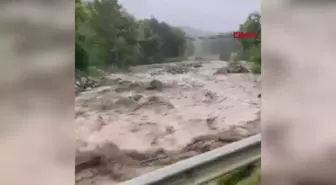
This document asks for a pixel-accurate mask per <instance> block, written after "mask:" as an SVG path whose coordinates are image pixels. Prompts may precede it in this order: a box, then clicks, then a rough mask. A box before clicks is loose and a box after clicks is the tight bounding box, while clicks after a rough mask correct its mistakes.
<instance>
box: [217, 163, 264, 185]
mask: <svg viewBox="0 0 336 185" xmlns="http://www.w3.org/2000/svg"><path fill="white" fill-rule="evenodd" d="M260 184H261V171H260V163H257V164H251V165H248V166H246V167H243V168H241V169H237V170H235V171H233V172H231V173H229V174H227V175H224V176H223V177H221V178H220V180H219V181H218V182H217V185H260Z"/></svg>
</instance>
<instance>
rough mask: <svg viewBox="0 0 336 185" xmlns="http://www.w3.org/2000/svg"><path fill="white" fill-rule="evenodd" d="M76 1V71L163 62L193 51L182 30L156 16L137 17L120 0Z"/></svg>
mask: <svg viewBox="0 0 336 185" xmlns="http://www.w3.org/2000/svg"><path fill="white" fill-rule="evenodd" d="M75 3H76V11H75V21H76V26H75V29H76V43H75V66H76V69H77V70H81V71H85V70H87V69H88V67H89V66H97V67H109V66H116V67H119V68H124V67H128V66H130V65H138V64H151V63H162V62H167V61H169V60H174V59H178V58H180V57H183V56H185V54H186V53H189V55H190V54H191V53H192V51H190V48H189V49H188V50H186V48H187V46H190V45H191V42H190V41H189V40H188V39H187V37H186V35H185V33H184V32H183V31H182V30H180V29H179V28H176V27H173V26H171V25H169V24H167V23H165V22H160V21H158V20H157V19H155V18H154V17H152V18H149V19H144V20H136V19H135V18H134V17H133V16H132V15H131V14H129V13H128V12H127V11H126V10H125V9H124V8H123V7H122V6H121V5H120V4H119V3H118V1H117V0H94V1H93V2H83V1H82V0H76V1H75ZM191 50H192V49H191Z"/></svg>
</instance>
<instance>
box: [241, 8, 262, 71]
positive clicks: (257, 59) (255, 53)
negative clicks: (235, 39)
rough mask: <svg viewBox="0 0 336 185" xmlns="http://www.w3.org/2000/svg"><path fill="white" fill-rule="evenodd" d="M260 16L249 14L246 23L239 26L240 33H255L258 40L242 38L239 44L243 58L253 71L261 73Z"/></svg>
mask: <svg viewBox="0 0 336 185" xmlns="http://www.w3.org/2000/svg"><path fill="white" fill-rule="evenodd" d="M260 19H261V16H260V14H259V13H251V14H250V15H249V16H248V18H247V19H246V21H245V22H244V23H243V24H241V25H240V27H239V31H240V32H244V33H246V32H256V33H257V35H258V37H259V38H243V39H239V42H240V43H241V44H242V46H243V48H244V53H243V58H244V59H246V60H248V61H250V62H252V63H253V71H254V72H256V73H260V72H261V44H260V41H261V24H260Z"/></svg>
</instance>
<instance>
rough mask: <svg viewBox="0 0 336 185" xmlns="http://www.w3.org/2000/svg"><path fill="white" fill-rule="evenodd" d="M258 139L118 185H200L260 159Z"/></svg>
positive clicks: (229, 146)
mask: <svg viewBox="0 0 336 185" xmlns="http://www.w3.org/2000/svg"><path fill="white" fill-rule="evenodd" d="M260 156H261V135H260V134H258V135H255V136H251V137H248V138H246V139H243V140H240V141H237V142H234V143H231V144H228V145H225V146H223V147H221V148H218V149H215V150H212V151H209V152H206V153H204V154H200V155H197V156H195V157H192V158H189V159H186V160H183V161H180V162H177V163H175V164H172V165H170V166H167V167H164V168H161V169H158V170H156V171H153V172H150V173H147V174H144V175H142V176H139V177H137V178H134V179H131V180H129V181H126V182H124V183H121V185H201V184H205V183H209V182H211V181H212V180H215V179H217V178H218V177H220V176H222V175H224V174H226V173H228V172H231V171H232V170H235V169H237V168H240V167H242V166H245V165H247V164H250V163H252V162H255V161H257V160H259V159H260Z"/></svg>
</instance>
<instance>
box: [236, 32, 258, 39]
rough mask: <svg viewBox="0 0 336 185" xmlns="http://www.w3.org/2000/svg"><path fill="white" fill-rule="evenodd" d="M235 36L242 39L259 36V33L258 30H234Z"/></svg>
mask: <svg viewBox="0 0 336 185" xmlns="http://www.w3.org/2000/svg"><path fill="white" fill-rule="evenodd" d="M233 38H235V39H242V38H249V39H251V38H258V35H257V33H256V32H246V33H244V32H233Z"/></svg>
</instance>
